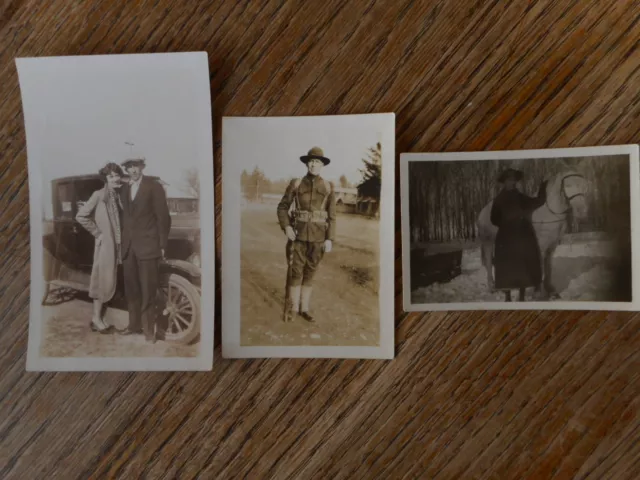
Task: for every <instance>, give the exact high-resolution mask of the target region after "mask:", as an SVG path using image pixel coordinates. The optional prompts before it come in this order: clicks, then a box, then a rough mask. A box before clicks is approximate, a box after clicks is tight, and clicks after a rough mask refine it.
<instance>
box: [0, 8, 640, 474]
mask: <svg viewBox="0 0 640 480" xmlns="http://www.w3.org/2000/svg"><path fill="white" fill-rule="evenodd" d="M0 35H1V36H0V38H1V39H2V42H1V43H0V66H1V69H2V70H1V73H0V75H1V77H0V79H1V81H0V119H1V123H0V126H1V130H0V152H1V155H0V175H1V176H2V181H1V183H0V185H1V186H2V189H1V191H0V215H1V220H2V221H1V223H0V225H1V227H0V228H1V232H2V234H1V237H0V255H1V267H0V268H1V270H0V277H1V279H0V295H1V296H0V312H1V316H2V320H1V323H0V325H1V330H0V331H1V334H0V352H1V353H0V356H1V371H2V374H1V375H0V397H1V399H2V400H1V401H0V442H1V443H0V478H18V479H41V478H54V477H56V478H63V479H71V478H89V477H91V478H111V477H114V478H139V477H144V478H193V477H200V478H250V479H254V478H301V479H310V478H366V479H378V478H384V479H387V478H495V479H510V478H514V479H523V478H573V477H575V478H598V479H600V478H615V479H624V478H629V479H631V478H638V476H639V475H640V441H639V440H640V420H639V419H638V408H639V406H640V395H639V393H640V383H639V381H638V380H639V375H638V374H639V371H640V369H639V361H640V354H639V353H638V351H639V349H640V329H639V325H640V324H639V318H640V317H638V316H637V315H635V314H631V313H590V312H583V313H580V312H564V313H557V312H546V313H535V312H532V313H523V312H521V313H513V312H501V313H487V312H475V313H450V314H443V313H433V314H424V315H416V314H412V315H406V314H403V313H402V308H401V302H400V293H401V285H400V282H399V279H400V275H401V272H400V249H399V248H400V242H399V240H400V236H399V233H398V234H397V236H396V278H397V279H398V282H397V289H396V299H397V301H396V305H397V309H396V310H397V318H396V325H397V329H396V345H397V347H396V348H397V357H396V359H395V360H393V361H353V360H349V361H342V360H254V361H229V360H224V359H222V358H221V357H220V349H219V338H220V334H219V330H218V331H217V332H216V339H217V346H216V352H215V353H216V357H215V365H214V369H213V371H212V372H209V373H191V374H189V373H136V374H131V373H92V374H82V373H59V374H52V373H43V374H37V373H26V372H25V356H26V355H25V354H26V347H27V324H28V300H29V227H28V225H29V224H28V206H27V205H28V182H27V171H26V161H27V159H26V149H25V134H24V126H23V117H22V107H21V103H20V92H19V88H18V80H17V75H16V69H15V64H14V58H15V57H17V56H44V55H77V54H99V53H131V52H164V51H193V50H206V51H208V52H209V60H210V69H211V92H212V96H213V98H214V105H213V107H214V120H215V140H216V145H217V146H219V140H220V121H219V120H220V117H221V116H222V115H313V114H346V113H369V112H389V111H393V112H396V114H397V117H396V121H397V146H396V151H397V152H398V153H400V152H407V151H414V152H420V151H442V150H448V151H455V150H486V149H516V148H547V147H568V146H590V145H599V144H619V143H633V142H637V141H638V134H639V132H640V122H639V117H640V93H639V91H640V88H639V86H640V52H639V49H638V46H639V42H640V2H638V1H633V0H617V1H592V2H587V1H584V0H566V1H524V0H514V1H510V2H507V1H500V0H491V1H475V0H474V1H472V0H465V1H458V2H454V1H430V2H429V1H423V2H419V1H413V0H396V1H392V0H389V1H377V2H376V1H371V0H362V1H354V0H351V1H348V2H347V1H340V0H322V1H306V2H303V1H286V0H268V1H248V0H246V1H237V2H235V1H207V2H205V1H200V2H195V1H191V2H186V1H185V2H176V1H169V0H157V1H135V2H133V1H131V2H109V1H63V0H50V1H47V2H44V1H36V0H34V1H20V0H6V1H4V2H2V4H1V5H0ZM215 158H216V169H215V170H216V179H217V178H219V174H220V149H217V150H216V152H215ZM396 183H397V182H396ZM216 188H217V192H216V225H217V226H218V231H217V233H218V235H219V234H220V199H221V195H222V189H221V186H220V183H219V182H218V181H217V182H216ZM396 211H397V212H399V210H398V209H397V210H396ZM397 215H398V216H397V218H396V229H397V231H398V232H399V225H400V218H399V213H398V214H397ZM216 254H217V255H216V256H217V258H218V259H219V258H220V244H219V237H218V244H217V245H216ZM218 281H219V271H218ZM219 294H220V292H219V291H218V306H219V304H220V302H219ZM216 313H217V319H216V320H217V326H218V327H217V328H219V324H220V318H219V315H220V314H219V311H218V312H216Z"/></svg>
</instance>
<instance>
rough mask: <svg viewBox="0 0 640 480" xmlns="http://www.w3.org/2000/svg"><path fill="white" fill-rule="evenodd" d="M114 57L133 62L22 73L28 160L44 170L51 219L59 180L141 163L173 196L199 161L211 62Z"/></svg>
mask: <svg viewBox="0 0 640 480" xmlns="http://www.w3.org/2000/svg"><path fill="white" fill-rule="evenodd" d="M117 57H127V58H126V59H125V60H130V61H126V62H122V61H121V62H119V63H116V62H113V61H109V60H113V58H111V59H107V58H106V57H104V56H98V57H94V58H96V59H97V60H98V61H95V62H91V63H88V62H84V63H81V62H74V61H73V59H72V58H68V60H67V61H66V62H55V61H54V60H53V59H49V61H48V62H41V63H37V64H36V63H35V62H34V63H33V64H29V65H28V66H29V68H25V69H24V70H23V71H22V72H21V76H20V81H21V90H22V95H23V105H24V109H25V118H27V117H28V119H29V123H28V125H27V127H28V128H27V141H28V155H29V157H30V161H36V162H37V165H38V167H37V168H38V169H39V170H40V173H41V178H42V183H43V185H42V187H43V200H44V202H45V204H46V205H45V210H49V212H50V205H47V204H49V203H50V202H49V201H48V200H49V199H50V198H51V195H50V184H51V180H53V179H55V178H59V177H65V176H70V175H81V174H87V173H97V172H98V170H99V169H100V168H101V167H102V166H103V165H105V164H106V163H107V162H116V163H118V164H120V163H121V162H123V161H124V160H125V159H126V158H128V157H131V156H134V157H139V156H142V157H145V158H146V164H147V167H146V169H145V171H144V173H145V174H147V175H157V176H159V177H160V178H161V179H162V180H164V181H165V182H167V183H169V184H170V185H171V187H170V188H171V190H174V191H175V190H179V189H180V188H181V187H182V186H183V185H184V174H185V171H186V170H187V169H189V168H193V167H196V166H197V165H198V164H199V162H200V161H201V160H200V159H201V158H202V154H203V151H202V149H203V148H206V145H205V144H206V142H203V131H202V124H203V123H204V122H202V118H203V117H202V107H203V105H202V104H203V102H205V105H206V103H208V102H209V98H208V97H209V95H208V83H209V76H208V74H207V71H206V65H207V62H206V60H205V62H193V61H190V60H189V59H188V58H187V59H185V58H178V57H177V56H170V58H169V57H167V56H165V57H164V58H160V56H155V55H154V56H152V57H154V58H149V57H146V58H144V59H142V58H140V57H139V56H135V55H131V56H129V55H127V56H117ZM134 57H138V58H137V59H135V58H134ZM76 58H81V57H76ZM121 60H122V59H121ZM191 60H193V58H191ZM202 67H204V69H203V68H202ZM203 78H204V81H205V82H206V85H207V90H206V91H204V90H203V88H202V83H203V82H202V80H203ZM203 92H204V93H207V95H206V96H203ZM29 127H31V128H29ZM125 142H130V143H133V144H134V145H133V146H130V145H127V144H126V143H125ZM209 152H210V147H209ZM209 154H210V155H211V153H209Z"/></svg>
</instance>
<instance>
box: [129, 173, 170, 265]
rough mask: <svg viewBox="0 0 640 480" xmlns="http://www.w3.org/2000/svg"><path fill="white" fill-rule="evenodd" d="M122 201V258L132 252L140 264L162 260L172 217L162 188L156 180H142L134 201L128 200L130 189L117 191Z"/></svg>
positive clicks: (143, 178) (147, 178)
mask: <svg viewBox="0 0 640 480" xmlns="http://www.w3.org/2000/svg"><path fill="white" fill-rule="evenodd" d="M120 199H121V201H122V207H123V213H122V258H123V259H124V258H126V257H127V255H128V254H129V251H130V250H131V249H133V251H134V252H135V254H136V257H138V258H139V259H140V260H150V259H153V258H158V257H161V256H162V253H161V251H160V250H161V249H166V248H167V240H168V237H169V230H170V229H171V216H170V215H169V207H168V206H167V197H166V194H165V193H164V188H162V185H160V184H159V183H158V182H156V181H155V180H153V179H151V178H149V177H146V176H143V177H142V180H141V181H140V186H139V188H138V192H137V193H136V197H135V199H134V200H131V187H130V186H129V185H123V186H122V187H121V188H120Z"/></svg>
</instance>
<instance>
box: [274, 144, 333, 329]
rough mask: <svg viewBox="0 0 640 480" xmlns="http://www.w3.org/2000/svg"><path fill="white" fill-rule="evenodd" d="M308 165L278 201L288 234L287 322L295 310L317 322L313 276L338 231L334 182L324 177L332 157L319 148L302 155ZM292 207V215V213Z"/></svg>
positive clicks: (279, 211) (302, 159) (279, 217)
mask: <svg viewBox="0 0 640 480" xmlns="http://www.w3.org/2000/svg"><path fill="white" fill-rule="evenodd" d="M300 160H301V161H302V163H304V164H305V165H306V166H307V174H306V175H305V176H304V177H303V178H299V179H293V180H292V181H291V183H290V184H289V186H288V187H287V190H286V191H285V193H284V196H283V197H282V200H281V201H280V203H279V204H278V222H279V223H280V227H281V228H282V230H283V231H284V233H285V235H286V236H287V239H288V241H287V247H286V253H287V261H288V265H289V267H288V270H287V289H286V293H285V295H287V296H288V298H287V299H286V301H285V316H284V320H285V321H291V320H292V319H293V318H292V317H293V315H294V314H295V313H299V314H300V316H301V317H302V318H304V319H305V320H307V321H309V322H313V321H314V319H313V316H312V315H311V313H310V312H309V302H310V299H311V289H312V281H313V276H314V274H315V273H316V270H317V268H318V265H319V264H320V260H322V257H323V256H324V254H325V253H329V252H330V251H331V247H332V242H333V239H334V236H335V230H336V198H335V192H334V189H333V184H332V183H331V182H329V181H327V180H325V179H324V178H322V177H321V176H320V172H321V171H322V168H323V167H325V166H326V165H328V164H329V162H330V160H329V159H328V158H327V157H325V156H324V152H323V151H322V149H321V148H319V147H313V148H312V149H311V150H309V153H308V154H307V155H304V156H302V157H300ZM290 210H291V215H290Z"/></svg>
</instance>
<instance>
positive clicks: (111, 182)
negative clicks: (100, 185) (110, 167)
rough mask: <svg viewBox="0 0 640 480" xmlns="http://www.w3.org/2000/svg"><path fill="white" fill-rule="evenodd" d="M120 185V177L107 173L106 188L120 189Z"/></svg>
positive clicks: (116, 173)
mask: <svg viewBox="0 0 640 480" xmlns="http://www.w3.org/2000/svg"><path fill="white" fill-rule="evenodd" d="M121 185H122V177H121V176H120V174H119V173H118V172H109V173H108V174H107V186H108V187H109V188H120V186H121Z"/></svg>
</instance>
